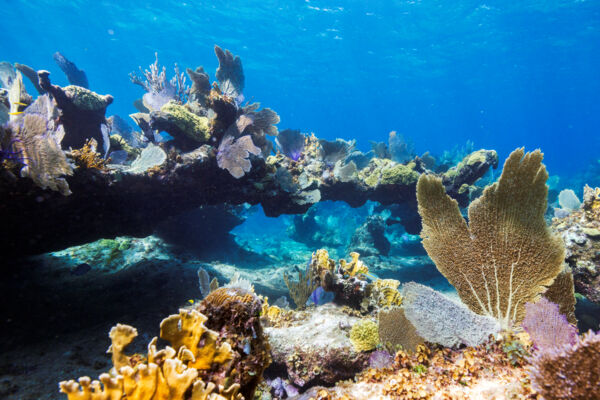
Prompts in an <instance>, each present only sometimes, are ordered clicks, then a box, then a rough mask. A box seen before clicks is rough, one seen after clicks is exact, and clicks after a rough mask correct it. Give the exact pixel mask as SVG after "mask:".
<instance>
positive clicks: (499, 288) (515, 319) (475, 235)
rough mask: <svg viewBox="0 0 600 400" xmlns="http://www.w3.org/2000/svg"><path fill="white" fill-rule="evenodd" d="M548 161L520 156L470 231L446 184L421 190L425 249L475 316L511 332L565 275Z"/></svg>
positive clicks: (435, 181)
mask: <svg viewBox="0 0 600 400" xmlns="http://www.w3.org/2000/svg"><path fill="white" fill-rule="evenodd" d="M542 157H543V156H542V153H541V152H540V151H539V150H536V151H534V152H532V153H527V154H525V153H524V150H523V149H517V150H515V151H513V152H512V153H511V155H510V156H509V157H508V159H507V160H506V162H505V164H504V169H503V172H502V176H501V177H500V179H499V181H498V182H497V183H494V184H493V185H491V186H489V187H487V188H486V189H485V191H484V193H483V195H482V196H481V197H480V198H478V199H477V200H475V201H474V202H473V203H471V205H470V207H469V225H467V222H466V221H465V219H464V218H463V217H462V215H461V213H460V210H459V208H458V204H457V202H456V200H453V199H452V198H450V197H449V196H447V195H446V193H445V190H444V186H443V185H442V181H441V179H439V178H436V177H434V176H428V175H421V177H420V179H419V183H418V185H417V198H418V203H419V213H420V214H421V217H422V218H423V231H422V233H421V236H422V238H423V245H424V247H425V249H426V250H427V253H428V254H429V256H430V257H431V258H432V259H433V261H434V263H435V265H436V267H437V268H438V270H440V272H441V273H442V274H443V275H444V276H445V277H446V278H447V279H448V280H449V281H450V283H451V284H452V285H453V286H454V287H455V288H456V289H457V291H458V294H459V296H460V298H461V300H462V301H463V302H464V303H465V304H466V305H467V306H468V307H469V308H471V309H472V310H473V311H475V312H477V313H479V314H483V315H489V316H493V317H494V318H496V319H497V320H498V321H499V322H500V324H501V325H502V327H503V328H508V327H509V326H510V325H511V323H516V324H519V323H520V322H521V320H522V319H523V317H524V305H525V303H527V302H532V301H535V300H537V299H538V298H539V296H540V295H541V294H542V293H543V292H544V291H545V290H546V288H547V287H548V286H550V285H551V284H552V282H553V281H554V279H555V278H556V276H557V275H558V274H559V272H560V271H561V269H562V262H563V260H564V246H563V244H562V241H561V240H560V238H558V237H556V236H554V235H552V234H551V233H550V231H549V229H548V228H547V227H546V223H545V220H544V213H545V211H546V205H547V202H546V196H547V193H548V188H547V187H546V184H545V183H546V179H547V178H548V173H547V172H546V168H545V167H544V165H543V164H542Z"/></svg>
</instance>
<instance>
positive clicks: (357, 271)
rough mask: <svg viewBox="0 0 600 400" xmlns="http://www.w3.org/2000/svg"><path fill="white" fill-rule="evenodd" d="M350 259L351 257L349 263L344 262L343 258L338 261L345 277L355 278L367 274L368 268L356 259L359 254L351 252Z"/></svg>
mask: <svg viewBox="0 0 600 400" xmlns="http://www.w3.org/2000/svg"><path fill="white" fill-rule="evenodd" d="M350 257H352V261H350V262H346V260H344V259H343V258H342V259H341V260H340V267H342V270H343V271H344V274H345V275H350V276H357V275H365V274H368V273H369V268H368V267H367V266H366V265H365V263H363V262H362V261H360V260H359V259H358V258H359V257H360V254H358V253H357V252H355V251H353V252H352V253H350Z"/></svg>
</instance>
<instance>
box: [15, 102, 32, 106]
mask: <svg viewBox="0 0 600 400" xmlns="http://www.w3.org/2000/svg"><path fill="white" fill-rule="evenodd" d="M13 104H16V105H18V106H28V105H29V104H25V103H21V102H18V101H15V102H14V103H13Z"/></svg>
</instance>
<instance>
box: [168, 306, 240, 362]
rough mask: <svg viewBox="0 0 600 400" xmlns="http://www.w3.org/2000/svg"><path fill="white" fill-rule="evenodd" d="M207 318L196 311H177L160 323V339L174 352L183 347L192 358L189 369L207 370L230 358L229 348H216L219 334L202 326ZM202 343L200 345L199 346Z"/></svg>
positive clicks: (224, 346) (223, 346) (225, 345)
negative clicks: (168, 343)
mask: <svg viewBox="0 0 600 400" xmlns="http://www.w3.org/2000/svg"><path fill="white" fill-rule="evenodd" d="M207 319H208V318H206V317H205V316H204V315H202V314H200V313H199V312H198V311H196V310H185V309H181V310H179V315H171V316H169V317H167V318H165V319H164V320H163V321H162V322H161V323H160V337H161V338H163V339H165V340H168V341H169V342H170V343H171V345H172V346H173V348H174V349H175V351H179V350H180V349H181V348H183V347H184V346H185V348H186V349H188V350H189V351H190V352H191V353H192V354H193V356H194V360H193V361H192V362H190V364H189V365H188V366H189V367H192V368H196V369H209V368H210V367H211V365H212V364H213V363H218V364H224V363H225V362H227V361H228V360H230V359H231V358H232V354H231V346H230V345H229V344H228V343H227V342H225V343H223V344H222V345H220V346H217V339H218V337H219V334H218V333H217V332H215V331H212V330H210V329H208V328H206V327H205V326H204V322H206V320H207ZM201 343H202V344H201Z"/></svg>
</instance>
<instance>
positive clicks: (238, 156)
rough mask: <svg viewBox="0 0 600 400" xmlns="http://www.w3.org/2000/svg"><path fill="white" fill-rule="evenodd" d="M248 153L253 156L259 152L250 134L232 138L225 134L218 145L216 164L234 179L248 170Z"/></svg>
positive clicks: (249, 165) (249, 164)
mask: <svg viewBox="0 0 600 400" xmlns="http://www.w3.org/2000/svg"><path fill="white" fill-rule="evenodd" d="M250 154H253V155H255V156H257V155H259V154H260V149H259V148H258V147H256V146H255V145H254V143H252V137H251V136H250V135H246V136H242V137H240V138H239V139H234V138H233V136H226V137H225V138H223V141H221V144H220V145H219V151H218V153H217V164H218V165H219V167H220V168H222V169H226V170H227V171H229V173H230V174H231V176H233V177H234V178H236V179H239V178H241V177H242V176H244V174H245V173H246V172H250V168H252V164H251V163H250V160H248V157H250Z"/></svg>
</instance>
